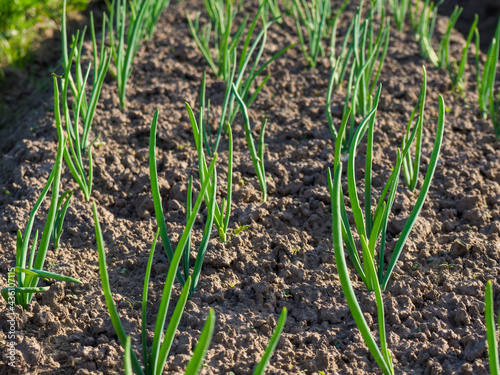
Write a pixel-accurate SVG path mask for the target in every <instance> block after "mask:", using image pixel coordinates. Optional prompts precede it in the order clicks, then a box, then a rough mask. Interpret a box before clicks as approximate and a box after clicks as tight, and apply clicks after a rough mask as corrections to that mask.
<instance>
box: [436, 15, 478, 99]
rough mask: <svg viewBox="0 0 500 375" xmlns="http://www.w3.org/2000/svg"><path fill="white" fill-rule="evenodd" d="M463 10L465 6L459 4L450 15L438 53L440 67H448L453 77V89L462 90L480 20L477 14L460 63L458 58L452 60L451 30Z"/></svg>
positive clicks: (447, 69) (449, 73) (451, 77)
mask: <svg viewBox="0 0 500 375" xmlns="http://www.w3.org/2000/svg"><path fill="white" fill-rule="evenodd" d="M462 10H463V8H461V7H459V6H458V5H457V6H456V7H455V9H454V10H453V13H452V14H451V15H450V18H449V20H448V26H447V28H446V32H445V34H444V36H443V39H441V42H440V43H439V47H438V53H437V55H438V58H439V67H440V68H444V69H446V71H447V72H448V75H449V76H450V79H451V87H452V89H455V88H456V87H458V88H459V89H461V90H463V89H464V83H465V82H464V78H463V76H464V74H465V68H466V66H467V53H468V51H469V46H470V43H471V41H472V37H473V36H474V33H475V30H476V28H477V22H478V16H477V14H476V15H475V18H474V22H473V23H472V26H471V28H470V30H469V34H468V35H467V41H466V43H465V45H464V47H463V49H462V57H461V59H460V64H459V65H457V61H456V60H453V61H450V37H451V31H452V30H453V27H454V26H455V24H456V22H457V21H458V18H459V17H460V14H461V13H462Z"/></svg>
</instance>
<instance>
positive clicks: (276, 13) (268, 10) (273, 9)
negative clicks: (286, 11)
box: [259, 0, 283, 24]
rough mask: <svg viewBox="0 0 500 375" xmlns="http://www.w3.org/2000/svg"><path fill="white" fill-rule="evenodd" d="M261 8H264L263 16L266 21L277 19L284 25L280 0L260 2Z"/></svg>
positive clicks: (260, 0) (263, 0)
mask: <svg viewBox="0 0 500 375" xmlns="http://www.w3.org/2000/svg"><path fill="white" fill-rule="evenodd" d="M259 6H261V7H262V6H263V15H264V19H265V20H266V21H268V20H269V19H270V18H276V20H277V22H278V23H279V24H282V23H283V19H282V14H281V10H280V6H279V4H278V0H259ZM271 16H272V17H271Z"/></svg>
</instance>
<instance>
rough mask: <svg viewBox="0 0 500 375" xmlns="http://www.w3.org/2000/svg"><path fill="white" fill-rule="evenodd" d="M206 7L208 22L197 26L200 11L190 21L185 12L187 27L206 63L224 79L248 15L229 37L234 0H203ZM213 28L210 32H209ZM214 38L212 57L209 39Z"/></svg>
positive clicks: (233, 14)
mask: <svg viewBox="0 0 500 375" xmlns="http://www.w3.org/2000/svg"><path fill="white" fill-rule="evenodd" d="M203 3H204V4H205V8H206V10H207V13H208V15H209V18H210V22H209V23H208V24H206V25H205V26H204V27H202V28H201V29H200V13H197V14H196V16H195V19H194V23H193V21H191V18H190V17H189V15H188V14H186V17H187V20H188V24H189V29H190V30H191V34H192V35H193V38H194V41H195V43H196V45H197V46H198V49H199V50H200V52H201V53H202V55H203V57H204V58H205V60H207V63H208V65H210V68H211V69H212V70H213V72H214V73H215V75H216V76H217V78H222V79H224V80H227V79H228V77H229V74H230V71H231V56H232V55H233V54H234V53H236V48H238V46H239V44H240V40H241V38H242V36H243V32H244V30H245V27H246V24H247V22H248V15H247V16H245V18H244V20H243V22H242V23H241V25H240V26H239V27H238V29H237V31H236V33H235V34H234V35H233V36H232V37H231V29H232V25H233V21H234V18H235V17H236V12H237V9H236V2H233V1H226V2H225V4H224V1H222V0H216V1H209V0H204V1H203ZM259 13H260V11H259ZM212 31H213V33H212ZM212 34H213V39H214V43H213V46H214V49H215V57H212V54H211V52H210V41H211V39H212Z"/></svg>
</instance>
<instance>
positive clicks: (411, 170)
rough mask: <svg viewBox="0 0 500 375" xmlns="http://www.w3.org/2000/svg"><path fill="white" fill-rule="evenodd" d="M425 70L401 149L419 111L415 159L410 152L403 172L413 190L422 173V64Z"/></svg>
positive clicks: (423, 100)
mask: <svg viewBox="0 0 500 375" xmlns="http://www.w3.org/2000/svg"><path fill="white" fill-rule="evenodd" d="M422 70H423V72H424V80H423V83H422V88H421V89H420V96H419V98H418V101H417V104H416V106H415V108H414V109H413V112H412V113H411V116H410V120H409V121H408V126H407V128H406V134H405V136H404V138H403V143H402V145H401V149H403V150H404V149H405V147H406V145H407V143H408V140H409V137H410V135H411V132H410V129H411V125H412V123H413V120H414V118H415V115H416V114H417V111H418V116H417V118H416V124H415V128H416V131H417V133H416V137H415V138H416V141H415V159H414V160H413V163H412V158H411V152H408V153H407V155H406V157H405V158H404V159H403V172H404V176H405V180H406V184H407V185H408V188H409V189H410V190H411V191H415V188H416V187H417V182H418V175H419V173H420V156H421V152H422V130H423V127H424V111H425V97H426V92H427V71H426V70H425V66H422Z"/></svg>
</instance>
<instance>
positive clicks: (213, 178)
mask: <svg viewBox="0 0 500 375" xmlns="http://www.w3.org/2000/svg"><path fill="white" fill-rule="evenodd" d="M157 126H158V110H156V112H155V115H154V117H153V123H152V125H151V133H150V139H149V170H150V179H151V192H152V195H153V203H154V208H155V215H156V222H157V224H158V227H159V230H160V236H161V240H162V244H163V249H164V250H165V253H166V255H167V258H168V259H169V261H170V262H173V259H175V257H176V253H175V254H174V252H173V250H172V245H171V243H170V238H169V236H168V232H167V227H166V225H165V216H164V214H163V207H162V203H161V196H160V189H159V186H158V172H157V168H156V154H155V150H156V129H157ZM216 160H217V154H214V156H213V158H212V161H211V163H210V166H209V167H208V169H207V171H206V174H205V175H204V176H205V177H206V178H205V177H201V180H202V182H201V189H200V193H199V194H198V198H197V199H196V202H195V204H194V207H193V208H192V210H191V207H189V210H188V215H187V217H188V219H187V224H186V230H185V232H186V238H185V239H184V240H183V243H182V246H180V243H181V242H179V245H177V247H178V248H179V249H181V250H179V252H180V253H181V254H184V253H185V252H186V251H187V252H189V247H188V248H186V247H187V246H186V245H187V244H188V242H190V239H191V230H192V228H193V225H194V222H195V220H196V216H197V214H198V211H199V210H200V207H201V203H202V200H203V198H204V197H205V196H207V194H208V192H209V195H208V196H209V197H210V199H207V207H208V218H207V221H206V225H205V230H204V232H203V238H202V241H201V243H200V245H199V248H198V254H197V257H196V262H195V266H194V270H193V275H192V279H193V283H192V288H191V289H190V290H189V293H190V294H189V296H191V295H192V293H193V292H194V290H195V288H196V285H197V283H198V279H199V275H200V273H201V267H202V264H203V259H204V257H205V252H206V249H207V246H208V242H209V239H210V233H211V230H212V223H213V219H214V211H215V207H216V204H215V203H216V202H215V197H216V192H217V171H216V169H215V162H216ZM209 186H210V190H209ZM189 195H190V192H188V197H189ZM181 239H182V238H181ZM176 252H177V251H176ZM176 274H177V279H178V280H179V282H180V283H181V285H184V284H185V282H186V281H185V280H186V279H187V277H188V276H189V275H188V274H185V275H184V276H183V275H182V272H181V270H178V269H176ZM165 313H166V312H165Z"/></svg>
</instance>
